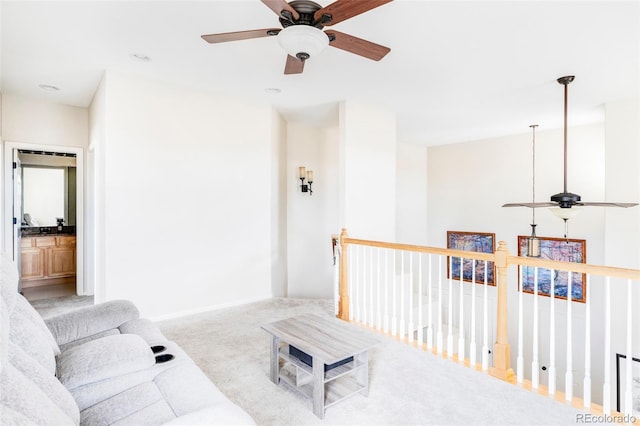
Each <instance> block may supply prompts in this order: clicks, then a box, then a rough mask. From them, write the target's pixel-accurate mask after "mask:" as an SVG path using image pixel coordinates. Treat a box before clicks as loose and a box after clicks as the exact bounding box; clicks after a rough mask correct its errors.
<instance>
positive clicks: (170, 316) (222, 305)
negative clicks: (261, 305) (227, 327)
mask: <svg viewBox="0 0 640 426" xmlns="http://www.w3.org/2000/svg"><path fill="white" fill-rule="evenodd" d="M271 299H273V298H272V297H256V298H252V299H244V300H240V301H237V302H232V303H220V304H218V305H209V306H203V307H200V308H195V309H187V310H184V311H178V312H174V313H171V314H166V315H160V316H157V317H151V318H149V319H150V320H151V321H153V322H157V321H165V320H169V319H174V318H182V317H186V316H189V315H195V314H201V313H204V312H211V311H217V310H219V309H224V308H233V307H235V306H240V305H248V304H250V303H256V302H263V301H265V300H271Z"/></svg>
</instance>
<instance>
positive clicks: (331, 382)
mask: <svg viewBox="0 0 640 426" xmlns="http://www.w3.org/2000/svg"><path fill="white" fill-rule="evenodd" d="M288 352H289V346H288V345H284V346H283V347H281V348H280V350H279V354H278V357H279V367H280V368H279V373H278V377H279V378H280V380H281V381H283V382H285V383H286V384H287V385H289V386H290V387H292V388H293V389H295V390H296V391H298V392H299V393H300V394H302V395H303V396H305V397H307V398H309V399H310V400H312V401H313V386H314V385H313V369H312V368H311V367H310V366H308V365H307V364H305V363H304V362H302V361H300V360H299V359H298V358H296V357H294V356H291V355H290V354H289V353H288ZM366 368H368V365H367V363H366V361H365V362H362V361H360V360H359V359H358V358H356V359H354V360H353V361H350V362H348V363H346V364H343V365H340V366H338V367H335V368H333V369H331V370H329V371H325V373H324V383H323V385H324V387H325V389H324V408H325V409H326V408H328V407H330V406H332V405H334V404H337V403H339V402H340V401H343V400H345V399H346V398H348V397H350V396H352V395H355V394H358V393H364V394H366V393H368V383H367V382H366V381H365V384H361V383H359V381H358V379H357V377H356V376H355V375H356V374H357V373H358V372H359V370H361V369H366Z"/></svg>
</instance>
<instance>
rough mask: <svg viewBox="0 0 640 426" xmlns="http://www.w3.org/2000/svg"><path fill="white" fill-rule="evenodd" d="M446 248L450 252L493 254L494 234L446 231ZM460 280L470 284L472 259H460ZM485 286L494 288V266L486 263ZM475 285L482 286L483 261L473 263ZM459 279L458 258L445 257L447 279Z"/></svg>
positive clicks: (491, 263) (494, 247)
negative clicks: (462, 251) (450, 250)
mask: <svg viewBox="0 0 640 426" xmlns="http://www.w3.org/2000/svg"><path fill="white" fill-rule="evenodd" d="M447 248H448V249H452V250H464V251H475V252H480V253H494V252H495V250H496V234H493V233H488V232H464V231H447ZM462 260H463V262H462V280H463V281H467V282H472V278H473V276H472V275H473V259H462ZM486 269H487V284H488V285H492V286H495V285H496V283H495V276H496V266H495V264H494V263H493V262H487V267H486ZM475 270H476V276H475V279H476V281H475V282H476V284H484V279H485V277H484V276H485V261H484V260H476V261H475ZM452 277H453V279H459V278H460V258H459V257H455V256H454V257H453V258H452V259H450V256H447V278H452Z"/></svg>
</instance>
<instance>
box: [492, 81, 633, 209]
mask: <svg viewBox="0 0 640 426" xmlns="http://www.w3.org/2000/svg"><path fill="white" fill-rule="evenodd" d="M574 79H575V76H573V75H568V76H565V77H560V78H559V79H558V83H560V84H562V85H563V86H564V189H563V191H562V192H560V193H558V194H555V195H552V196H551V201H548V202H539V203H536V202H532V203H509V204H504V205H503V206H502V207H531V208H537V207H559V208H560V210H556V212H554V213H556V215H558V216H559V217H560V218H562V219H564V220H565V221H566V220H567V219H569V218H571V217H573V216H574V215H575V212H571V210H564V209H571V207H573V206H599V207H633V206H637V205H638V203H605V202H586V201H582V200H581V198H580V196H579V195H578V194H573V193H571V192H568V191H567V98H568V88H567V86H568V85H569V83H571V82H572V81H573V80H574ZM572 213H573V214H572Z"/></svg>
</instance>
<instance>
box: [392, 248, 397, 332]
mask: <svg viewBox="0 0 640 426" xmlns="http://www.w3.org/2000/svg"><path fill="white" fill-rule="evenodd" d="M397 276H398V271H397V269H396V253H393V286H392V288H391V290H392V292H393V298H392V304H391V307H392V309H393V311H392V313H391V335H392V336H395V335H397V334H398V318H397V317H396V305H397V304H396V299H397V298H396V293H397V287H398V286H397V281H398V279H397V278H396V277H397Z"/></svg>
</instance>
